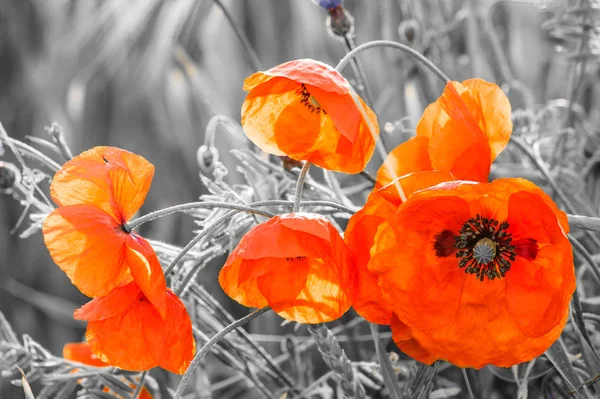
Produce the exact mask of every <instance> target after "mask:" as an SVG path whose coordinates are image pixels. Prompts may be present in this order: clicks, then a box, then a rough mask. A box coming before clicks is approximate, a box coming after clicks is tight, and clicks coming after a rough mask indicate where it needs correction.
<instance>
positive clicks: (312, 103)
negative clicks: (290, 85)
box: [297, 83, 327, 115]
mask: <svg viewBox="0 0 600 399" xmlns="http://www.w3.org/2000/svg"><path fill="white" fill-rule="evenodd" d="M297 92H298V94H299V95H300V97H302V99H301V100H300V103H301V104H302V105H304V106H305V107H306V108H308V109H309V110H310V112H311V113H312V112H316V113H317V114H320V113H321V112H323V113H324V114H325V115H327V112H326V111H325V110H324V109H323V108H321V104H319V102H318V101H317V99H316V98H314V97H313V96H312V95H311V94H310V92H309V91H308V89H307V88H306V85H305V84H304V83H302V84H301V85H300V87H299V88H298V90H297Z"/></svg>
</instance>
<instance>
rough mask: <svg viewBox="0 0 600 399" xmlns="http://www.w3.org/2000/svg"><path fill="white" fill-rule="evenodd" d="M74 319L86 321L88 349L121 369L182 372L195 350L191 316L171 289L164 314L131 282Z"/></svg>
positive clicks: (80, 311) (87, 308)
mask: <svg viewBox="0 0 600 399" xmlns="http://www.w3.org/2000/svg"><path fill="white" fill-rule="evenodd" d="M134 294H135V295H134ZM125 305H127V306H125ZM112 306H116V307H115V308H113V307H112ZM75 318H76V319H79V320H87V321H88V327H87V332H86V339H87V341H88V343H89V344H90V347H91V349H92V352H93V353H94V354H95V355H96V356H98V357H99V358H100V359H101V360H102V361H103V362H105V363H107V364H110V365H112V366H115V367H119V368H122V369H124V370H131V371H143V370H148V369H151V368H153V367H157V366H159V367H162V368H164V369H165V370H169V371H171V372H173V373H177V374H183V373H184V372H185V370H186V369H187V367H188V365H189V363H190V362H191V360H192V359H193V356H194V353H195V349H196V346H195V345H196V344H195V341H194V339H193V335H192V325H191V321H190V318H189V316H188V314H187V311H186V309H185V306H184V305H183V303H182V302H181V300H180V299H179V298H178V297H177V296H176V295H175V294H173V293H172V292H171V291H170V290H168V291H167V300H166V312H165V316H164V318H163V317H162V316H161V315H160V314H159V313H158V311H157V310H156V308H155V307H154V306H153V305H152V304H151V303H150V302H149V301H148V300H147V298H146V297H145V296H144V294H143V293H142V291H141V290H140V289H139V287H138V286H137V285H136V284H135V283H130V284H127V285H125V286H122V287H119V288H117V289H115V290H113V291H112V292H111V293H110V294H109V295H107V296H106V297H101V298H96V299H94V300H92V301H91V302H89V303H88V304H86V305H84V307H82V308H81V309H79V310H77V311H76V312H75Z"/></svg>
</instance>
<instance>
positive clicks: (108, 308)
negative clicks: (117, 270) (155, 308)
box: [74, 282, 142, 321]
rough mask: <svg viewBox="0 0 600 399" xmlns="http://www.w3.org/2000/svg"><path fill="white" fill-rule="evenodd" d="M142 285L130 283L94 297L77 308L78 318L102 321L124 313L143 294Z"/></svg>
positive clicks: (76, 316) (76, 317) (76, 315)
mask: <svg viewBox="0 0 600 399" xmlns="http://www.w3.org/2000/svg"><path fill="white" fill-rule="evenodd" d="M141 295H142V294H141V291H140V287H138V286H137V284H135V283H133V282H132V283H129V284H126V285H123V286H121V287H117V288H115V289H114V290H112V291H111V292H110V293H109V294H108V295H106V296H101V297H97V298H94V299H92V300H91V301H89V302H88V303H86V304H85V305H83V306H82V307H81V308H79V309H77V310H75V314H74V317H75V319H77V320H87V321H100V320H105V319H108V318H110V317H115V316H118V315H120V314H122V313H124V312H125V311H126V310H127V309H128V308H129V307H130V306H131V305H132V304H133V303H134V302H135V301H136V300H137V299H140V298H141V297H142V296H141Z"/></svg>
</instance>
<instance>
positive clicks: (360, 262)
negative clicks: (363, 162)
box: [344, 171, 454, 325]
mask: <svg viewBox="0 0 600 399" xmlns="http://www.w3.org/2000/svg"><path fill="white" fill-rule="evenodd" d="M451 180H454V178H453V176H452V174H451V173H448V172H437V171H428V172H415V173H411V174H408V175H406V176H403V177H400V178H398V179H396V180H395V181H393V182H391V183H389V184H388V185H386V186H384V187H382V188H380V189H375V190H373V191H372V192H371V194H370V195H369V198H367V201H366V203H365V205H364V207H363V208H361V209H360V210H359V211H358V212H356V213H355V214H354V215H352V217H351V218H350V220H349V221H348V226H347V227H346V231H345V233H344V241H346V244H347V245H348V249H349V250H350V251H351V252H352V253H353V255H354V265H355V268H356V273H355V277H354V279H355V280H354V282H353V284H352V287H351V288H352V289H351V291H350V293H351V300H352V307H353V308H354V310H356V312H357V313H358V314H359V315H361V316H362V317H364V318H365V319H367V320H368V321H370V322H371V323H376V324H388V325H389V324H390V323H391V320H392V306H391V304H390V303H388V301H387V299H386V298H385V297H384V296H383V294H382V293H381V289H380V287H379V284H378V276H377V274H375V273H373V272H371V271H369V269H368V268H367V264H368V263H369V260H370V259H371V253H370V250H371V246H372V245H373V240H374V238H375V234H376V233H377V229H378V228H379V226H380V225H381V224H382V223H383V222H385V221H386V220H388V219H390V218H391V217H392V216H393V215H394V213H396V211H397V210H398V207H399V206H400V205H402V203H404V201H406V199H407V198H409V197H410V196H411V195H412V194H413V193H414V192H416V191H419V190H423V189H425V188H428V187H431V186H435V185H436V184H439V183H442V182H446V181H451Z"/></svg>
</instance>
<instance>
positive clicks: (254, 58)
mask: <svg viewBox="0 0 600 399" xmlns="http://www.w3.org/2000/svg"><path fill="white" fill-rule="evenodd" d="M213 1H214V3H215V4H216V5H217V6H218V7H219V8H220V9H221V11H222V12H223V14H224V15H225V18H227V21H228V22H229V25H231V27H232V28H233V30H234V32H235V34H236V35H237V37H238V39H239V40H240V42H242V47H244V50H246V53H247V54H248V58H249V59H250V63H251V64H252V67H253V68H254V70H255V71H262V70H263V69H264V68H263V67H262V63H261V62H260V59H259V58H258V55H257V54H256V51H254V48H252V45H251V44H250V41H249V40H248V38H247V37H246V35H245V34H244V32H243V31H242V29H241V28H240V26H239V24H238V23H237V22H236V21H235V19H233V16H232V15H231V13H230V12H229V11H228V10H227V8H225V6H224V5H223V3H222V2H221V0H213Z"/></svg>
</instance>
